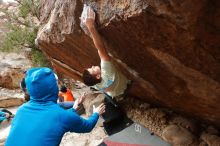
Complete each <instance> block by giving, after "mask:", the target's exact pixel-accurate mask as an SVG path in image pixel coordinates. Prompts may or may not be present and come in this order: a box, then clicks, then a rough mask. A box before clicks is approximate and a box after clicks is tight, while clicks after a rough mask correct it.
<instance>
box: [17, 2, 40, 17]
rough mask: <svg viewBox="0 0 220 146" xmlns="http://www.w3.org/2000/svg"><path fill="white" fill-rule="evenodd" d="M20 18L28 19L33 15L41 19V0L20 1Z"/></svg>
mask: <svg viewBox="0 0 220 146" xmlns="http://www.w3.org/2000/svg"><path fill="white" fill-rule="evenodd" d="M19 3H20V5H21V6H20V7H19V16H21V17H23V18H26V17H27V16H28V14H30V13H31V15H32V16H36V17H37V18H38V19H39V16H40V15H39V5H40V1H39V0H19Z"/></svg>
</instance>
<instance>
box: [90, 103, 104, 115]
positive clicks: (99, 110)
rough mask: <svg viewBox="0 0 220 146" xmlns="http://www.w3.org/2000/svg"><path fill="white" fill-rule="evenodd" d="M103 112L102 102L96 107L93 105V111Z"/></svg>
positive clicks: (100, 113)
mask: <svg viewBox="0 0 220 146" xmlns="http://www.w3.org/2000/svg"><path fill="white" fill-rule="evenodd" d="M104 112H105V104H104V103H102V104H100V105H99V106H98V107H95V105H93V113H98V114H99V115H102V114H103V113H104Z"/></svg>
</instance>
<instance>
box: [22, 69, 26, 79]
mask: <svg viewBox="0 0 220 146" xmlns="http://www.w3.org/2000/svg"><path fill="white" fill-rule="evenodd" d="M26 73H27V71H26V70H25V71H23V75H22V76H23V78H25V76H26Z"/></svg>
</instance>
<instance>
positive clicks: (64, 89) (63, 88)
mask: <svg viewBox="0 0 220 146" xmlns="http://www.w3.org/2000/svg"><path fill="white" fill-rule="evenodd" d="M60 91H61V92H63V93H66V92H67V88H66V86H64V85H62V86H61V87H60Z"/></svg>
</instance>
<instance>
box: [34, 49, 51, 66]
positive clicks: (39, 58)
mask: <svg viewBox="0 0 220 146" xmlns="http://www.w3.org/2000/svg"><path fill="white" fill-rule="evenodd" d="M31 54H32V56H31V57H32V63H33V66H35V67H46V66H49V62H48V60H47V59H46V56H45V55H44V54H43V53H42V52H41V51H39V50H37V49H32V51H31Z"/></svg>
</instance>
